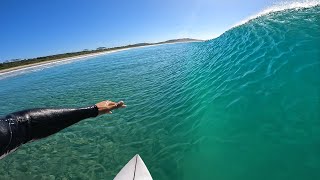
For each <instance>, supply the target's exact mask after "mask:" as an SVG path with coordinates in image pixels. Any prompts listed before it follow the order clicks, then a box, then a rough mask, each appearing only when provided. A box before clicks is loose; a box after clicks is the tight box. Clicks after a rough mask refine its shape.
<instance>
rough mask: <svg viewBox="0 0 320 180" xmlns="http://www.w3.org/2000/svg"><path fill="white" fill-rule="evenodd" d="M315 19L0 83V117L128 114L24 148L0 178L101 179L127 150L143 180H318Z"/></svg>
mask: <svg viewBox="0 0 320 180" xmlns="http://www.w3.org/2000/svg"><path fill="white" fill-rule="evenodd" d="M319 10H320V7H319V6H317V7H313V8H305V9H296V10H284V11H280V12H277V13H271V14H268V15H265V16H262V17H259V18H257V19H254V20H252V21H250V22H248V23H246V24H244V25H242V26H239V27H236V28H233V29H231V30H229V31H227V32H226V33H224V34H223V35H222V36H220V37H219V38H217V39H214V40H211V41H207V42H200V43H185V44H174V45H162V46H156V47H147V48H141V49H134V50H129V51H125V52H118V53H114V54H109V55H105V56H100V57H95V58H91V59H88V60H83V61H76V62H73V63H70V64H64V65H60V66H55V67H51V68H47V69H42V70H39V71H34V72H30V73H25V74H20V75H17V76H11V77H7V78H3V77H2V79H1V80H0V96H1V97H2V98H1V99H2V100H1V101H0V115H5V114H7V113H9V112H12V111H16V110H20V109H25V108H34V107H44V106H45V107H56V106H61V107H64V106H82V105H83V106H84V105H90V104H93V103H95V102H98V101H100V100H103V99H112V100H115V101H117V100H124V101H125V102H126V103H127V105H128V107H127V108H126V109H122V110H119V111H115V112H114V114H111V115H105V116H102V117H99V118H97V119H91V120H86V121H82V122H80V123H78V124H76V125H75V126H73V127H71V128H68V129H65V130H64V131H62V132H60V133H58V134H56V135H54V136H51V137H49V138H47V139H44V140H41V141H37V142H33V143H30V144H27V145H24V146H23V147H22V148H20V149H19V150H18V151H16V152H15V153H14V154H11V155H9V156H8V157H6V158H5V159H3V160H1V162H0V179H54V178H56V179H77V178H78V179H112V178H113V177H114V176H115V175H116V173H117V172H118V171H119V170H120V169H121V168H122V166H123V165H124V164H125V163H126V162H127V161H128V160H129V159H130V158H131V157H132V156H134V155H135V154H137V153H139V154H140V155H141V156H142V158H143V159H144V161H145V163H146V165H147V166H148V167H149V170H150V172H151V174H152V175H153V177H154V179H220V180H227V179H319V178H320V143H319V142H320V110H319V109H320V78H319V77H320V49H319V45H320V44H319V43H320V31H319V29H320V17H319Z"/></svg>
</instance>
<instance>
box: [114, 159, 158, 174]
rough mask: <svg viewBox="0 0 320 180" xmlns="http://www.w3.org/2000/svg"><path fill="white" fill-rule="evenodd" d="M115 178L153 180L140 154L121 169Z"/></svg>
mask: <svg viewBox="0 0 320 180" xmlns="http://www.w3.org/2000/svg"><path fill="white" fill-rule="evenodd" d="M114 180H152V177H151V175H150V172H149V171H148V168H147V167H146V165H145V164H144V162H143V161H142V159H141V157H140V156H139V154H136V155H135V156H134V157H133V158H132V159H131V160H130V161H129V162H128V163H127V164H126V165H125V166H124V167H123V168H122V169H121V171H120V172H119V173H118V174H117V176H116V177H115V178H114Z"/></svg>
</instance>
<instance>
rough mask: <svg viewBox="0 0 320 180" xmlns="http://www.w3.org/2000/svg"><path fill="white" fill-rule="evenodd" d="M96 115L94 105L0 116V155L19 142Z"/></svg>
mask: <svg viewBox="0 0 320 180" xmlns="http://www.w3.org/2000/svg"><path fill="white" fill-rule="evenodd" d="M97 115H98V108H97V107H96V106H91V107H86V108H78V109H30V110H24V111H20V112H15V113H12V114H9V115H7V116H6V117H5V118H0V156H1V155H3V154H5V153H8V152H10V151H11V150H13V149H15V148H17V147H18V146H20V145H21V144H24V143H27V142H29V141H31V140H35V139H41V138H44V137H47V136H49V135H52V134H54V133H56V132H58V131H60V130H62V129H64V128H66V127H68V126H70V125H72V124H74V123H77V122H79V121H81V120H83V119H86V118H90V117H96V116H97Z"/></svg>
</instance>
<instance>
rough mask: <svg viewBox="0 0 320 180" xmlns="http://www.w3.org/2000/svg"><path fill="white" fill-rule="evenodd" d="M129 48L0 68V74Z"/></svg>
mask: <svg viewBox="0 0 320 180" xmlns="http://www.w3.org/2000/svg"><path fill="white" fill-rule="evenodd" d="M129 49H131V48H125V49H119V50H111V51H106V52H99V53H91V54H85V55H79V56H73V57H66V58H61V59H55V60H51V61H45V62H39V63H34V64H27V65H22V66H17V67H12V68H9V69H4V70H0V76H1V75H5V74H9V73H14V72H18V71H23V70H26V69H32V68H35V67H41V66H45V65H49V64H57V63H61V62H68V61H72V60H76V59H82V58H89V57H96V56H101V55H104V54H109V53H114V52H118V51H124V50H129Z"/></svg>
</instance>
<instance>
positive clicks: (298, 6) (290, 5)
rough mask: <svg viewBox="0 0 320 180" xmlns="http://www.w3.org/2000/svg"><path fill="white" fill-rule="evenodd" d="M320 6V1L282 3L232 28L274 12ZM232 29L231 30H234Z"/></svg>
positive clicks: (303, 0)
mask: <svg viewBox="0 0 320 180" xmlns="http://www.w3.org/2000/svg"><path fill="white" fill-rule="evenodd" d="M318 5H320V0H301V1H281V2H278V3H276V4H274V5H272V6H270V7H268V8H266V9H265V10H263V11H261V12H259V13H258V14H256V15H253V16H249V17H248V18H246V19H244V20H242V21H240V22H238V23H236V24H235V25H234V26H232V28H235V27H237V26H240V25H243V24H245V23H247V22H249V21H250V20H252V19H256V18H258V17H261V16H265V15H268V14H270V13H273V12H279V11H284V10H289V9H296V10H298V9H302V8H311V7H315V6H318ZM232 28H231V29H232Z"/></svg>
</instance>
